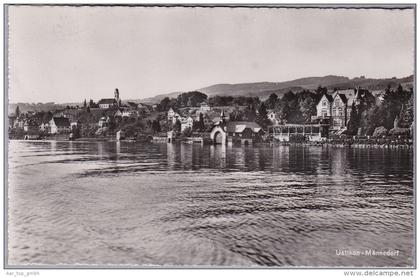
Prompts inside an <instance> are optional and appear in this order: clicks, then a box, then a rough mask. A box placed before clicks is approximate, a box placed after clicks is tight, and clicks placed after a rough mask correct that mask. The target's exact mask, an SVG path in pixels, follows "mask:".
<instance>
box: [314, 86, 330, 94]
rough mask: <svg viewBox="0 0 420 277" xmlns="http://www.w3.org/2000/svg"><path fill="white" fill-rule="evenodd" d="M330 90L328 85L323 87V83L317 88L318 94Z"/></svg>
mask: <svg viewBox="0 0 420 277" xmlns="http://www.w3.org/2000/svg"><path fill="white" fill-rule="evenodd" d="M327 92H328V89H327V88H326V87H322V86H321V85H319V86H318V87H317V88H316V90H315V93H316V94H318V95H322V94H325V93H327Z"/></svg>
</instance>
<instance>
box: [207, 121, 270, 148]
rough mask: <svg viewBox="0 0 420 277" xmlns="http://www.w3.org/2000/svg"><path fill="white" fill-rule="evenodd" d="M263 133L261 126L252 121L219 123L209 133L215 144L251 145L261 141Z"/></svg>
mask: <svg viewBox="0 0 420 277" xmlns="http://www.w3.org/2000/svg"><path fill="white" fill-rule="evenodd" d="M263 134H264V131H263V130H262V128H261V126H260V125H258V124H257V123H255V122H252V121H229V122H224V121H220V122H219V123H218V124H215V125H214V126H213V128H212V130H211V132H210V138H211V140H212V142H213V143H215V144H226V143H230V144H236V143H241V144H252V143H254V142H258V141H261V139H262V136H263Z"/></svg>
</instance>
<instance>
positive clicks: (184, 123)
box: [181, 116, 194, 132]
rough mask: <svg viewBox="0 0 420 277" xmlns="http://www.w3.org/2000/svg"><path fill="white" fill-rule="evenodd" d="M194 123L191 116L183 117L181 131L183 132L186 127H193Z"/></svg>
mask: <svg viewBox="0 0 420 277" xmlns="http://www.w3.org/2000/svg"><path fill="white" fill-rule="evenodd" d="M193 123H194V120H193V119H192V117H191V116H189V117H187V118H182V120H181V132H183V131H184V130H185V129H188V128H190V129H192V127H193Z"/></svg>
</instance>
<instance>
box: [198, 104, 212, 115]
mask: <svg viewBox="0 0 420 277" xmlns="http://www.w3.org/2000/svg"><path fill="white" fill-rule="evenodd" d="M210 110H211V108H210V106H209V104H207V103H206V102H202V103H201V104H200V111H201V112H202V113H206V112H208V111H210Z"/></svg>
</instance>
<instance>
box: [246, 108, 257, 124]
mask: <svg viewBox="0 0 420 277" xmlns="http://www.w3.org/2000/svg"><path fill="white" fill-rule="evenodd" d="M256 117H257V114H256V113H255V108H254V105H253V104H250V105H249V106H248V107H247V108H246V109H245V110H244V118H243V119H244V120H247V121H255V119H256Z"/></svg>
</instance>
